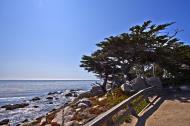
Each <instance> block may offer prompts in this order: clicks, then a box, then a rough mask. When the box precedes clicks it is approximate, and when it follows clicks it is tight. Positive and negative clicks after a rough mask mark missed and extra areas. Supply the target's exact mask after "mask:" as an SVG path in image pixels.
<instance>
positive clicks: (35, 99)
mask: <svg viewBox="0 0 190 126" xmlns="http://www.w3.org/2000/svg"><path fill="white" fill-rule="evenodd" d="M37 100H40V98H39V97H34V98H33V99H32V101H37Z"/></svg>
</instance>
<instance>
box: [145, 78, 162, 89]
mask: <svg viewBox="0 0 190 126" xmlns="http://www.w3.org/2000/svg"><path fill="white" fill-rule="evenodd" d="M146 82H147V84H148V85H150V86H156V87H157V88H162V82H161V80H160V78H159V77H150V78H147V79H146Z"/></svg>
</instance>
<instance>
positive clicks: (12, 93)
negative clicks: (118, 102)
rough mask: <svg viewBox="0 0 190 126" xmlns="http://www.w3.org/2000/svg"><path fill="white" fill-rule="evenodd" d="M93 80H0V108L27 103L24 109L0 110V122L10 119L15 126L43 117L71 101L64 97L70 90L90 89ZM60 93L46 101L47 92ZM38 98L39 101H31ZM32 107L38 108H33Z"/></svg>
mask: <svg viewBox="0 0 190 126" xmlns="http://www.w3.org/2000/svg"><path fill="white" fill-rule="evenodd" d="M94 82H96V81H94V80H1V81H0V107H1V106H3V105H6V104H15V103H29V106H27V107H25V108H19V109H15V110H5V109H4V108H0V121H1V120H3V119H10V124H11V126H16V125H17V124H19V123H21V122H22V121H23V120H25V119H28V120H33V119H35V118H37V117H39V116H42V115H45V114H46V113H47V112H49V111H51V110H52V109H54V108H59V107H61V106H63V105H64V104H65V103H66V102H69V101H71V100H72V97H65V94H66V93H68V92H69V90H71V89H81V91H82V92H83V91H86V90H89V89H90V88H91V84H92V83H94ZM55 91H57V92H59V91H60V92H62V93H57V94H54V95H52V97H53V100H52V101H49V100H48V99H47V97H48V95H47V94H48V93H49V92H55ZM33 97H39V98H40V100H39V101H31V99H32V98H33ZM34 106H38V107H37V108H35V107H34Z"/></svg>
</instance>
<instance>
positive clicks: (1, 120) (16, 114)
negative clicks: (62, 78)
mask: <svg viewBox="0 0 190 126" xmlns="http://www.w3.org/2000/svg"><path fill="white" fill-rule="evenodd" d="M83 92H85V91H84V90H82V89H71V90H62V91H55V92H49V93H48V94H47V95H44V96H39V97H33V98H32V99H29V100H25V101H22V102H21V103H16V104H7V105H2V106H0V125H8V126H9V125H10V126H19V125H23V124H25V123H28V122H33V120H39V119H40V118H42V117H43V116H45V115H47V114H48V113H52V112H53V113H54V112H55V111H57V110H59V109H61V108H63V107H65V106H66V105H67V104H68V103H69V102H71V101H73V100H74V99H75V98H76V97H77V96H79V94H81V93H83Z"/></svg>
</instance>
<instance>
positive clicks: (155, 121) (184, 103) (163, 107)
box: [122, 92, 190, 126]
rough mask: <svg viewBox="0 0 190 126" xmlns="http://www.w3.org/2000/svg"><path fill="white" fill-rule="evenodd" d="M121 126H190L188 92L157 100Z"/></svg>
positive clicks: (189, 94)
mask: <svg viewBox="0 0 190 126" xmlns="http://www.w3.org/2000/svg"><path fill="white" fill-rule="evenodd" d="M122 126H190V92H189V93H187V92H186V93H183V94H182V93H172V94H170V95H168V96H167V97H165V98H159V99H158V100H157V101H156V102H155V103H154V104H153V105H151V106H149V107H148V108H147V109H145V111H143V112H142V113H140V117H139V119H136V118H135V117H133V120H132V123H130V124H125V125H122Z"/></svg>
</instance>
